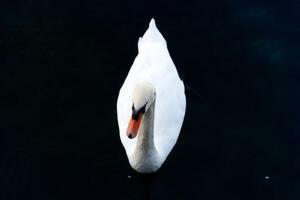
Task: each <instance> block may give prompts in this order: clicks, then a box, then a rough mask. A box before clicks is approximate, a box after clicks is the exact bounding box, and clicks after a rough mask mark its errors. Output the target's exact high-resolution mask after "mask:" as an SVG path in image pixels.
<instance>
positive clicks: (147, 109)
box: [117, 19, 186, 173]
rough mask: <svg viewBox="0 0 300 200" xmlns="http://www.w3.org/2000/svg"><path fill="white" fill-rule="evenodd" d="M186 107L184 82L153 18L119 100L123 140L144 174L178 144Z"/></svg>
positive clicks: (134, 162)
mask: <svg viewBox="0 0 300 200" xmlns="http://www.w3.org/2000/svg"><path fill="white" fill-rule="evenodd" d="M185 108H186V99H185V94H184V85H183V82H182V81H181V79H180V78H179V76H178V73H177V70H176V67H175V65H174V63H173V61H172V59H171V57H170V55H169V52H168V48H167V43H166V41H165V39H164V38H163V36H162V35H161V33H160V32H159V30H158V29H157V28H156V25H155V21H154V19H152V20H151V21H150V24H149V28H148V30H147V31H146V32H145V34H144V36H143V37H142V38H140V39H139V41H138V55H137V56H136V58H135V60H134V62H133V65H132V67H131V69H130V71H129V73H128V75H127V77H126V79H125V81H124V84H123V85H122V87H121V89H120V92H119V97H118V101H117V113H118V125H119V133H120V138H121V142H122V144H123V146H124V148H125V151H126V154H127V157H128V160H129V163H130V165H131V167H132V168H133V169H135V170H136V171H138V172H140V173H152V172H155V171H157V170H158V169H159V168H160V167H161V165H162V164H163V163H164V161H165V160H166V158H167V156H168V155H169V153H170V151H171V150H172V148H173V147H174V145H175V143H176V141H177V139H178V136H179V133H180V129H181V126H182V123H183V119H184V115H185Z"/></svg>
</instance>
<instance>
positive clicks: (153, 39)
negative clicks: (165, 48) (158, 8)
mask: <svg viewBox="0 0 300 200" xmlns="http://www.w3.org/2000/svg"><path fill="white" fill-rule="evenodd" d="M147 43H163V44H166V40H165V38H164V37H163V36H162V34H161V33H160V32H159V30H158V29H157V27H156V24H155V20H154V19H153V18H152V19H151V21H150V23H149V27H148V29H147V31H146V32H145V34H144V35H143V37H140V38H139V41H138V48H139V50H140V49H141V48H142V46H143V45H145V44H147Z"/></svg>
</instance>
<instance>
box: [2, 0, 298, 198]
mask: <svg viewBox="0 0 300 200" xmlns="http://www.w3.org/2000/svg"><path fill="white" fill-rule="evenodd" d="M152 17H154V18H155V19H156V23H157V26H158V28H159V30H160V31H161V33H162V34H163V35H164V37H165V38H166V40H167V42H168V47H169V51H170V54H171V56H172V58H173V60H174V63H175V65H176V66H177V69H178V71H179V74H180V76H181V77H182V78H183V80H184V81H185V83H187V84H188V85H189V86H190V87H191V88H193V89H194V90H195V91H198V92H199V93H200V94H201V96H202V98H200V99H199V98H197V97H195V95H193V93H189V91H187V111H186V117H185V121H184V125H183V128H182V131H181V135H180V138H179V140H178V143H177V145H176V147H175V148H174V150H173V151H172V153H171V154H170V156H169V158H168V160H167V161H166V162H165V164H164V165H163V167H162V168H161V170H160V171H159V172H158V173H157V174H156V175H153V176H141V175H138V174H136V173H135V172H133V170H131V168H130V166H129V164H128V161H127V157H126V155H125V151H124V150H123V147H122V145H121V142H120V140H119V132H118V127H117V118H116V100H117V95H118V91H119V89H120V87H121V85H122V83H123V81H124V79H125V77H126V75H127V72H128V70H129V68H130V66H131V64H132V62H133V60H134V58H135V56H136V54H137V40H138V37H139V36H142V34H143V33H144V31H145V30H146V29H147V27H148V23H149V21H150V19H151V18H152ZM0 20H1V21H0V199H1V200H2V199H4V200H8V199H22V200H25V199H31V200H32V199H45V200H47V199H55V200H56V199H224V200H240V199H243V200H247V199H251V200H253V199H278V200H281V199H285V200H290V199H291V200H294V199H299V198H300V191H299V188H300V133H299V130H300V123H299V121H300V114H299V111H300V109H299V106H300V105H299V104H300V92H299V91H300V61H299V51H300V37H299V34H300V24H299V23H300V1H296V0H295V1H292V0H289V1H271V0H270V1H266V0H263V1H262V0H253V1H237V0H225V1H216V0H212V1H184V2H181V3H179V2H175V1H165V2H163V1H161V2H155V1H148V2H142V1H130V2H125V1H121V0H119V1H109V2H108V1H101V0H97V1H96V0H95V1H90V0H87V1H79V0H73V1H50V0H48V1H45V0H40V1H37V0H36V1H34V0H28V1H26V0H23V1H18V2H15V1H8V0H1V2H0ZM266 177H269V179H268V178H266Z"/></svg>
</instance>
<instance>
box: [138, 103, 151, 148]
mask: <svg viewBox="0 0 300 200" xmlns="http://www.w3.org/2000/svg"><path fill="white" fill-rule="evenodd" d="M154 110H155V101H154V102H153V103H152V105H151V106H150V107H149V109H148V111H147V112H145V114H144V116H143V119H142V123H141V127H140V131H139V134H138V138H137V144H136V145H137V146H136V148H138V149H140V150H142V151H144V152H145V153H146V152H151V151H153V150H155V145H154Z"/></svg>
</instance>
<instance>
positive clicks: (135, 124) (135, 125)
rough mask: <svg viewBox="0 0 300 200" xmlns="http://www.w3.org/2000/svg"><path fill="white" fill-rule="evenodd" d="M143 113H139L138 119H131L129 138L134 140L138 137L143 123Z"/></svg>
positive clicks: (128, 130)
mask: <svg viewBox="0 0 300 200" xmlns="http://www.w3.org/2000/svg"><path fill="white" fill-rule="evenodd" d="M142 117H143V113H139V115H138V117H137V119H134V118H133V117H131V118H130V120H129V124H128V128H127V132H126V133H127V137H128V138H130V139H133V138H135V137H136V136H137V134H138V131H139V127H140V124H141V121H142Z"/></svg>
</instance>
